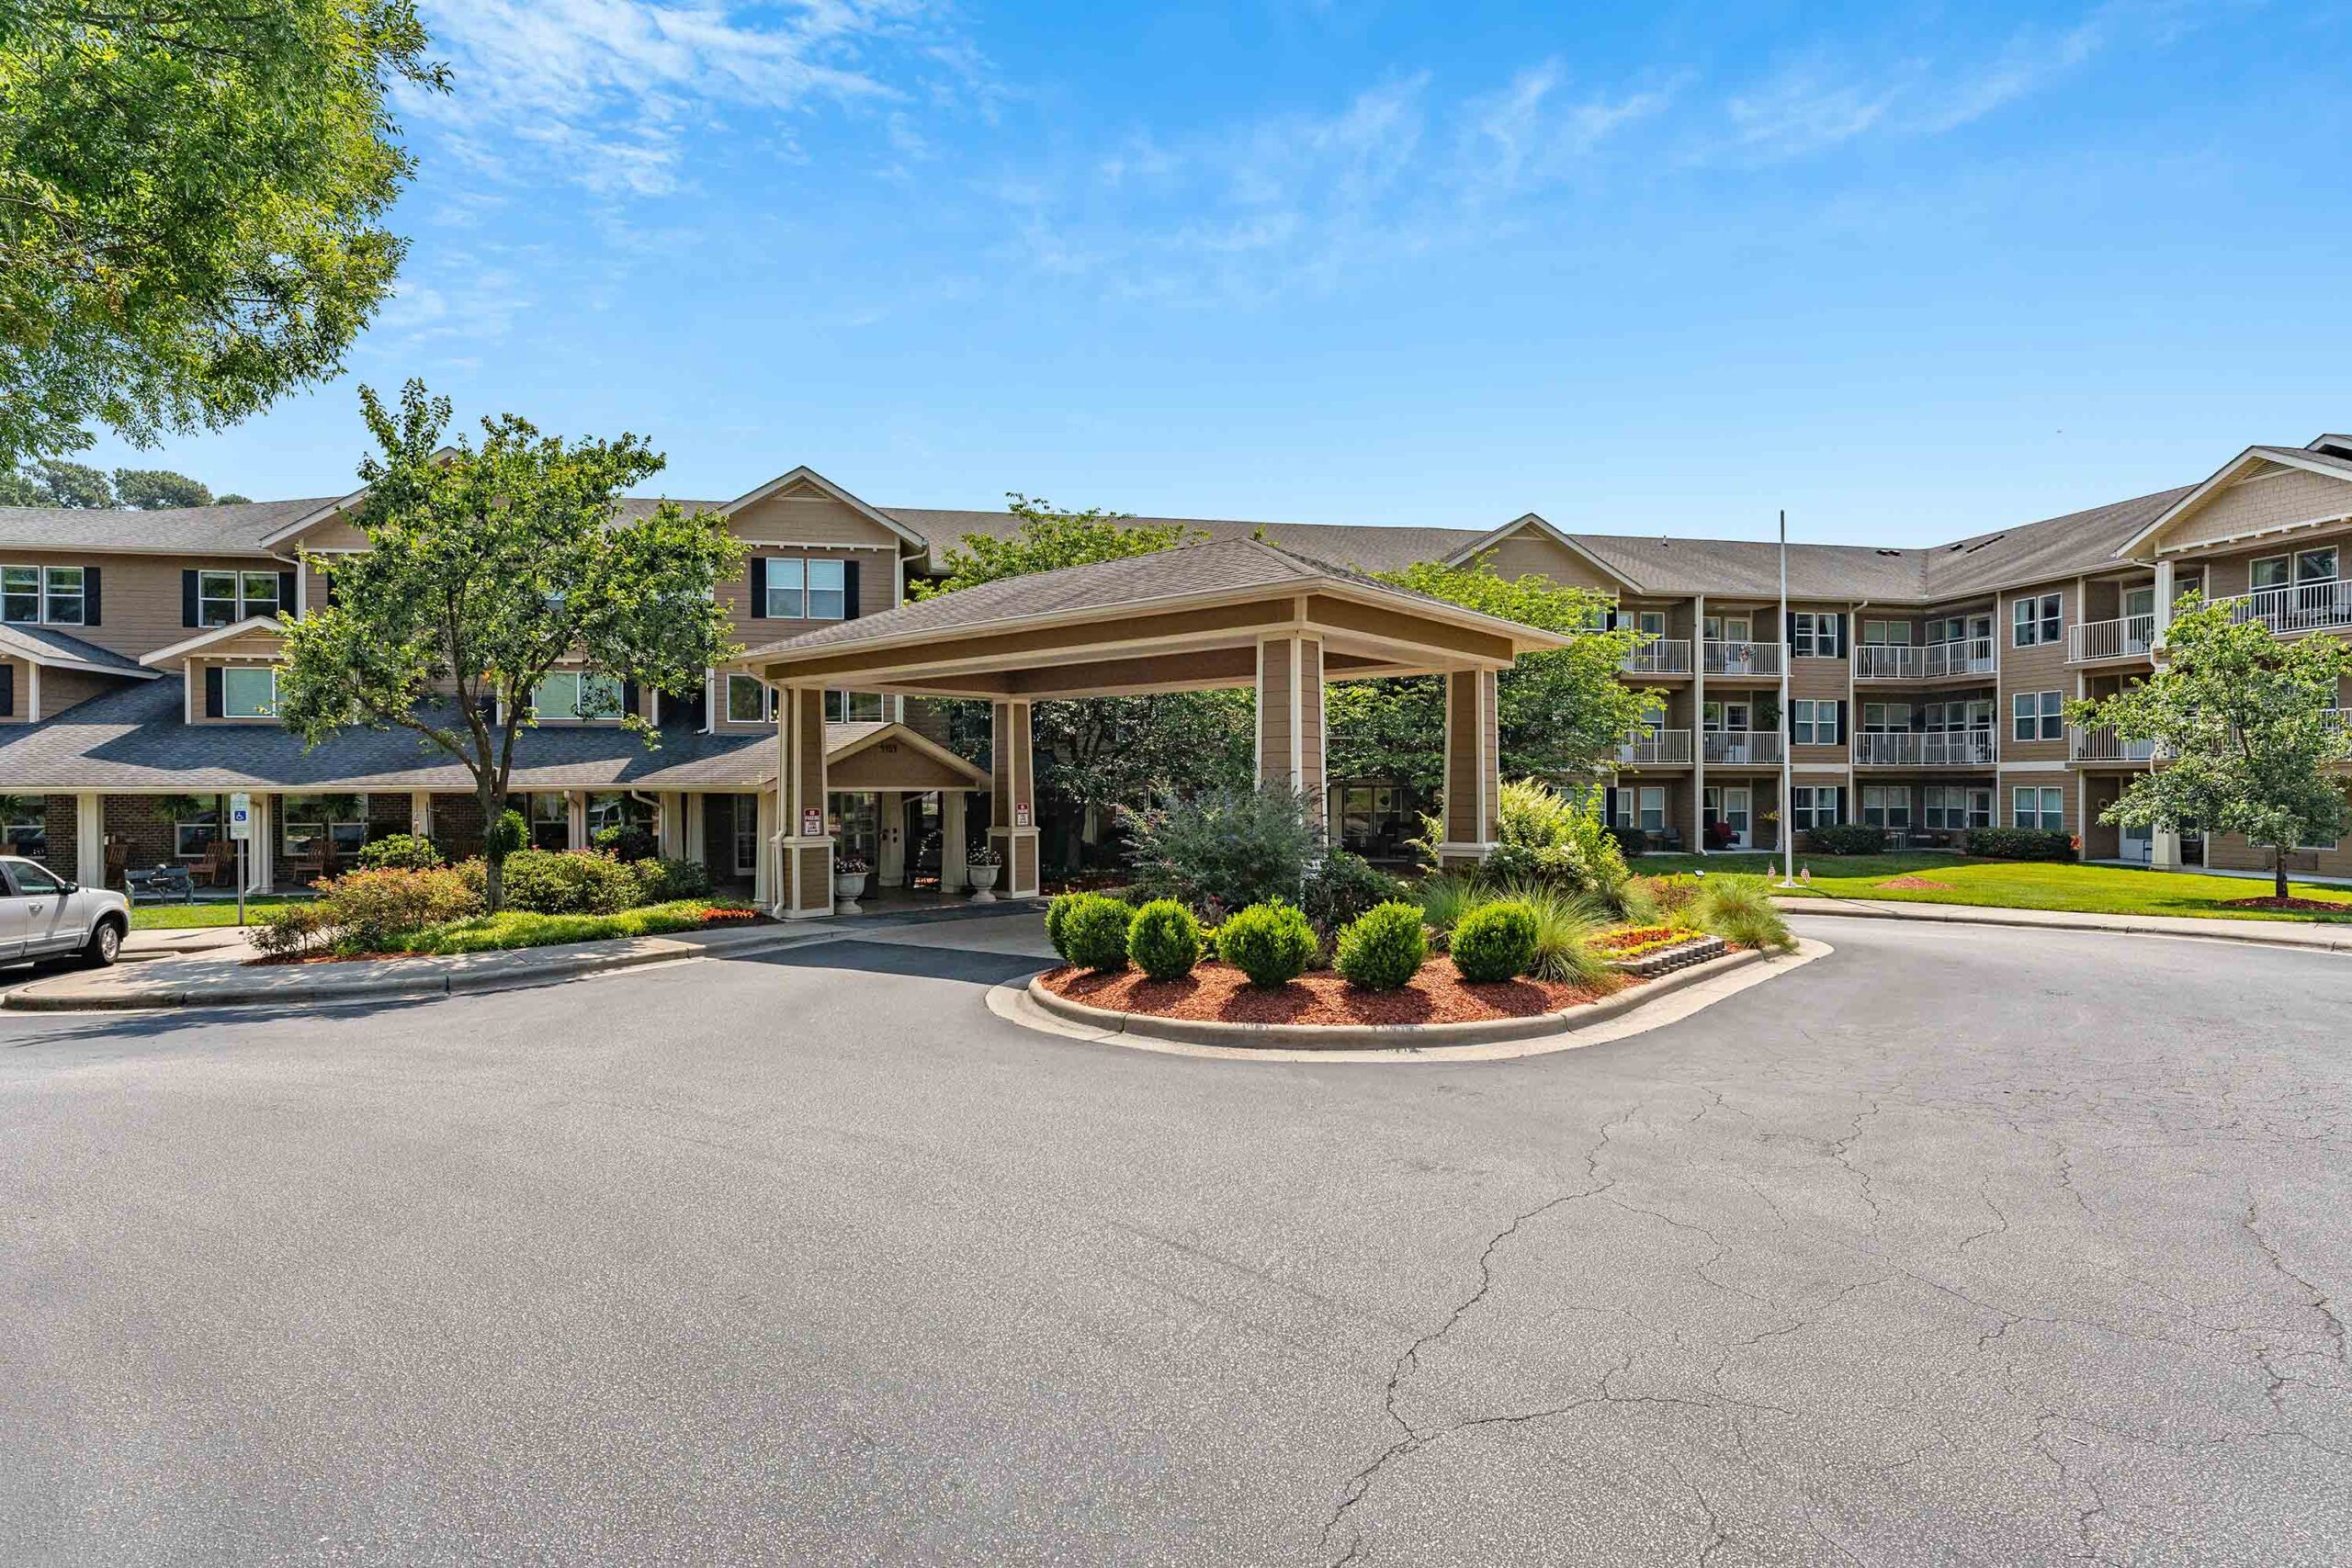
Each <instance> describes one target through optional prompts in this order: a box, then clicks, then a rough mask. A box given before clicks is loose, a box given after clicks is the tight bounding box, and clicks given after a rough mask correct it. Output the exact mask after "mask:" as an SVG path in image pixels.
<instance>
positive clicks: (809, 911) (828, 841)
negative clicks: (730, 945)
mask: <svg viewBox="0 0 2352 1568" xmlns="http://www.w3.org/2000/svg"><path fill="white" fill-rule="evenodd" d="M783 707H784V711H783V713H782V714H781V715H779V720H780V722H779V723H778V724H777V726H776V744H777V745H778V746H780V747H781V748H782V749H783V754H782V756H780V757H779V758H778V759H777V769H776V788H777V792H778V794H779V795H781V797H782V799H781V805H782V807H783V814H784V820H783V821H781V822H779V823H777V824H776V828H775V843H776V846H777V848H776V851H775V853H777V854H779V855H780V856H781V857H782V858H781V860H780V862H779V863H778V866H777V874H776V882H775V897H776V902H775V914H776V915H777V917H778V918H780V919H787V920H813V919H822V918H823V917H825V916H827V915H830V914H831V913H832V912H833V838H832V835H831V833H829V832H827V831H826V830H825V825H826V822H827V820H828V818H827V816H826V811H825V694H824V693H823V691H821V690H816V691H809V690H804V689H802V688H800V687H797V686H792V687H786V689H785V692H784V694H783Z"/></svg>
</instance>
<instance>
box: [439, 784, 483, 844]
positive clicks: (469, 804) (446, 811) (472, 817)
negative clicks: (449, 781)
mask: <svg viewBox="0 0 2352 1568" xmlns="http://www.w3.org/2000/svg"><path fill="white" fill-rule="evenodd" d="M481 840H482V831H481V801H479V800H477V799H476V798H474V797H473V796H472V795H435V796H434V797H433V842H434V845H435V847H436V848H437V849H439V850H440V852H442V854H444V855H445V856H447V857H448V858H450V859H453V860H454V859H457V858H458V857H459V856H461V855H471V854H478V853H480V852H481Z"/></svg>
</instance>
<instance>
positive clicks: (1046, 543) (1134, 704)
mask: <svg viewBox="0 0 2352 1568" xmlns="http://www.w3.org/2000/svg"><path fill="white" fill-rule="evenodd" d="M1008 501H1009V502H1010V505H1009V510H1010V511H1011V512H1012V514H1013V515H1014V516H1016V517H1019V518H1020V519H1021V525H1020V526H1019V527H1018V528H1016V529H1014V531H1013V532H1012V534H1011V535H1008V536H1003V537H996V536H989V535H985V534H967V535H965V536H964V537H963V539H962V540H961V541H960V542H959V543H958V544H957V545H956V547H955V548H953V549H951V550H949V551H948V552H947V553H946V555H945V556H944V557H943V558H941V564H942V565H944V566H945V567H946V568H947V570H948V575H947V576H946V577H945V578H944V580H941V581H937V582H934V583H930V584H925V585H922V586H921V587H917V586H916V585H914V584H911V583H910V585H909V591H910V595H911V596H913V597H917V598H928V597H931V596H933V595H935V594H940V593H952V592H957V591H959V590H962V589H966V588H969V587H972V586H974V585H975V584H977V583H981V582H993V581H997V580H998V579H1000V578H1005V577H1019V576H1023V575H1025V574H1027V573H1030V572H1037V571H1052V570H1057V569H1059V568H1062V567H1067V566H1084V565H1087V564H1089V563H1091V562H1094V561H1105V560H1123V559H1125V558H1128V557H1130V556H1141V555H1150V554H1153V553H1155V552H1157V551H1159V550H1166V549H1173V548H1175V547H1177V546H1179V545H1187V544H1193V543H1196V542H1198V541H1199V540H1201V539H1202V538H1204V537H1205V536H1204V535H1203V534H1201V533H1199V532H1198V531H1197V530H1194V529H1191V528H1187V527H1185V526H1184V525H1182V524H1176V523H1159V524H1136V523H1131V522H1128V521H1126V520H1125V514H1123V513H1114V512H1105V511H1103V510H1101V509H1100V508H1089V509H1088V510H1086V511H1084V512H1060V511H1057V510H1055V509H1054V507H1053V505H1052V503H1051V502H1044V501H1035V500H1032V499H1031V498H1029V497H1028V496H1025V495H1021V494H1017V493H1015V494H1012V495H1011V496H1009V497H1008ZM1252 712H1253V708H1252V704H1251V699H1250V694H1249V693H1247V692H1236V691H1216V692H1169V693H1164V694H1156V695H1151V696H1139V697H1083V698H1077V699H1073V700H1068V701H1057V702H1042V703H1038V704H1036V705H1035V706H1034V707H1033V708H1032V709H1031V710H1030V728H1031V735H1032V739H1033V742H1034V748H1035V753H1036V757H1037V792H1038V796H1039V806H1040V809H1041V812H1042V813H1044V814H1046V815H1049V816H1051V817H1054V818H1057V819H1059V820H1061V821H1063V822H1065V823H1066V824H1068V825H1069V828H1070V829H1071V830H1072V831H1073V832H1077V831H1080V830H1081V829H1082V828H1083V826H1084V818H1086V817H1087V816H1088V815H1090V814H1091V815H1093V816H1095V817H1096V818H1098V819H1099V818H1108V817H1109V816H1110V814H1111V813H1112V812H1113V811H1114V809H1115V808H1117V807H1123V806H1124V807H1136V806H1141V805H1144V804H1146V803H1148V802H1150V801H1153V800H1159V799H1167V798H1170V797H1174V796H1184V795H1195V794H1199V793H1201V792H1204V791H1207V790H1211V789H1216V788H1222V787H1228V786H1241V787H1247V785H1248V784H1249V783H1250V766H1251V752H1250V722H1251V714H1252ZM948 737H949V740H950V743H951V744H953V745H954V746H956V749H957V750H961V751H962V752H963V753H964V754H965V755H966V756H968V757H971V758H973V759H974V760H976V761H977V760H980V759H982V758H985V757H986V756H987V747H988V743H989V716H988V709H987V707H986V706H985V705H980V704H975V703H958V704H955V705H951V706H950V708H949V710H948Z"/></svg>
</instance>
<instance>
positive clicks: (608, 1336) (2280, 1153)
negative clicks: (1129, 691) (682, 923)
mask: <svg viewBox="0 0 2352 1568" xmlns="http://www.w3.org/2000/svg"><path fill="white" fill-rule="evenodd" d="M1810 934H1815V935H1818V936H1820V937H1821V938H1822V939H1824V940H1826V941H1828V942H1832V943H1834V944H1835V945H1836V947H1837V948H1838V952H1837V953H1834V954H1832V955H1831V956H1829V957H1826V958H1824V959H1822V960H1820V961H1819V962H1816V963H1815V964H1810V965H1808V966H1806V967H1804V968H1803V969H1800V970H1798V971H1796V972H1794V973H1793V974H1792V975H1789V976H1785V977H1783V978H1781V979H1779V980H1776V981H1774V982H1772V983H1770V984H1769V985H1765V986H1761V987H1755V988H1753V989H1750V990H1748V991H1746V992H1744V993H1742V994H1740V995H1738V996H1736V997H1734V998H1730V999H1729V1000H1727V1001H1724V1002H1723V1003H1721V1004H1719V1005H1717V1006H1716V1007H1714V1008H1713V1009H1711V1010H1707V1011H1705V1012H1703V1013H1701V1014H1699V1015H1697V1016H1695V1017H1693V1018H1691V1019H1689V1020H1687V1021H1683V1022H1680V1023H1678V1024H1674V1025H1671V1026H1669V1027H1668V1028H1665V1029H1662V1030H1659V1031H1657V1032H1652V1033H1649V1034H1645V1035H1641V1036H1637V1037H1634V1038H1632V1039H1628V1040H1624V1041H1620V1042H1616V1043H1608V1044H1602V1045H1598V1046H1593V1047H1590V1048H1588V1049H1584V1050H1577V1051H1570V1052H1566V1053H1563V1054H1560V1055H1549V1056H1542V1057H1534V1058H1529V1059H1525V1060H1521V1061H1516V1062H1506V1063H1493V1064H1478V1065H1470V1064H1463V1065H1454V1066H1432V1065H1412V1066H1341V1065H1320V1066H1317V1065H1309V1066H1292V1065H1272V1064H1257V1063H1250V1064H1232V1063H1224V1062H1210V1061H1200V1060H1193V1059H1187V1058H1183V1057H1178V1056H1170V1055H1150V1054H1145V1053H1139V1052H1132V1051H1125V1050H1120V1049H1117V1048H1114V1047H1104V1046H1095V1045H1089V1044H1085V1043H1078V1042H1073V1041H1067V1040H1060V1039H1055V1038H1049V1037H1045V1036H1040V1035H1035V1034H1031V1033H1027V1032H1022V1031H1019V1030H1017V1029H1015V1028H1013V1027H1012V1026H1011V1025H1009V1024H1005V1023H1003V1022H1001V1021H998V1020H996V1019H994V1018H993V1017H991V1016H990V1015H989V1014H988V1013H987V1011H986V1010H984V1008H983V1007H982V1005H981V999H980V998H981V995H982V992H983V990H984V989H985V987H986V986H987V985H989V984H990V983H992V982H994V981H995V980H997V979H1000V978H1003V977H1006V976H1011V975H1012V974H1015V973H1018V972H1021V971H1023V970H1024V969H1026V968H1027V967H1029V966H1030V965H1031V964H1032V962H1033V960H1031V959H1029V958H1027V957H1025V956H1024V955H1023V954H1024V953H1025V952H1027V951H1034V948H1035V933H1034V926H1033V925H1031V924H1026V923H1022V922H1007V921H967V922H959V923H956V924H953V925H944V926H938V927H933V928H927V929H922V930H918V931H908V932H903V933H899V935H897V936H896V937H895V938H893V940H890V941H887V942H853V943H843V944H838V945H832V946H827V947H820V948H808V949H800V950H797V951H792V952H787V953H778V954H774V955H772V956H770V957H769V958H767V959H765V960H743V961H730V962H719V963H697V964H680V965H677V966H673V967H663V968H659V969H652V970H643V971H637V972H632V973H628V974H625V975H619V976H606V977H602V978H597V979H592V980H586V981H581V982H577V983H574V984H571V985H567V986H560V987H549V988H547V989H544V990H539V991H532V992H516V993H507V994H503V995H494V996H480V997H469V998H455V999H448V1000H443V1001H436V1002H432V1003H427V1004H419V1005H415V1006H412V1007H396V1008H390V1009H383V1010H373V1011H362V1010H322V1011H318V1012H313V1013H309V1014H303V1015H297V1016H289V1017H282V1018H268V1019H261V1018H248V1017H241V1016H237V1015H230V1014H210V1015H206V1014H197V1013H189V1014H178V1015H168V1016H160V1017H153V1018H133V1019H119V1018H118V1019H99V1018H84V1019H74V1018H56V1019H51V1018H41V1017H31V1018H17V1017H10V1016H5V1015H0V1260H4V1261H5V1267H0V1561H6V1562H107V1563H145V1562H265V1561H267V1562H585V1561H598V1562H801V1563H808V1562H827V1563H834V1562H876V1563H880V1562H889V1563H902V1562H1023V1563H1028V1562H1068V1563H1096V1562H1133V1563H1155V1564H1157V1563H1192V1562H1201V1563H1218V1564H1232V1563H1325V1562H1342V1561H1355V1562H1374V1563H1399V1564H1415V1565H1420V1564H1451V1563H1461V1564H1516V1563H1531V1564H1532V1563H1577V1564H1588V1563H1589V1564H1616V1563H1628V1564H1630V1563H1653V1562H1691V1563H1706V1564H1709V1565H1712V1568H1730V1565H1733V1564H1744V1563H1847V1564H1850V1563H1856V1562H1860V1563H1871V1564H1879V1563H1904V1564H1909V1563H1939V1564H1940V1563H1952V1564H1961V1563H1968V1564H1976V1563H1983V1564H2018V1563H2042V1562H2076V1561H2092V1562H2117V1563H2124V1562H2128V1563H2132V1564H2169V1563H2249V1564H2252V1563H2260V1564H2288V1563H2310V1564H2332V1563H2339V1562H2345V1561H2346V1560H2347V1559H2352V1363H2348V1362H2347V1348H2346V1335H2345V1327H2344V1322H2343V1319H2342V1315H2341V1314H2342V1313H2343V1311H2344V1308H2345V1303H2346V1302H2347V1301H2352V1160H2348V1159H2347V1157H2346V1156H2347V1155H2352V1051H2348V1050H2347V1030H2346V1024H2345V1020H2346V1018H2347V1017H2352V960H2346V959H2345V958H2343V957H2339V956H2333V955H2323V954H2303V953H2284V952H2273V951H2267V950H2251V949H2241V948H2225V947H2222V946H2218V945H2213V944H2206V943H2197V942H2176V941H2166V940H2162V939H2142V938H2119V937H2105V936H2070V935H2057V934H2052V933H2045V932H2027V931H1997V930H1962V931H1953V930H1917V929H1913V928H1908V927H1894V926H1879V925H1876V924H1874V923H1871V922H1862V921H1838V922H1834V923H1833V922H1830V921H1827V920H1821V921H1816V922H1814V923H1813V925H1812V927H1811V929H1810Z"/></svg>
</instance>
